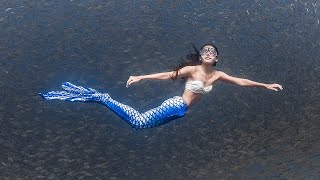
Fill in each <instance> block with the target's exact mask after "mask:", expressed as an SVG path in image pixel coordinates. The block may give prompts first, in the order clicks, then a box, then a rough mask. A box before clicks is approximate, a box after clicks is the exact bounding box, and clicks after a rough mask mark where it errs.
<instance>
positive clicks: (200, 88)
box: [186, 80, 212, 94]
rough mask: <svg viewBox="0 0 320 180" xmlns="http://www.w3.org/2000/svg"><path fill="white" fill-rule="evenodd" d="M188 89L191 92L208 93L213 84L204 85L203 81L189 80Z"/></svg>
mask: <svg viewBox="0 0 320 180" xmlns="http://www.w3.org/2000/svg"><path fill="white" fill-rule="evenodd" d="M186 89H188V90H189V91H191V92H194V93H201V94H207V93H208V92H210V91H211V90H212V85H211V86H207V87H204V84H203V82H202V81H198V80H196V81H187V82H186Z"/></svg>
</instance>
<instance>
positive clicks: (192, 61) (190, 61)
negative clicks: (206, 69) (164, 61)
mask: <svg viewBox="0 0 320 180" xmlns="http://www.w3.org/2000/svg"><path fill="white" fill-rule="evenodd" d="M191 45H192V47H193V50H194V52H192V51H191V49H190V48H189V54H187V55H186V57H185V58H180V64H179V65H178V66H176V67H174V68H173V71H174V75H173V76H172V79H177V77H178V72H179V70H180V69H182V68H183V67H186V66H196V65H200V64H201V63H202V61H201V55H200V51H199V50H198V49H197V48H196V46H195V45H194V44H193V43H191ZM205 46H212V47H213V48H214V49H215V50H216V52H217V56H218V55H219V51H218V48H217V46H215V45H214V44H212V43H206V44H204V45H203V46H202V47H201V49H200V50H202V48H203V47H205ZM216 65H217V62H215V63H214V64H213V65H212V66H216ZM182 79H183V80H184V78H182Z"/></svg>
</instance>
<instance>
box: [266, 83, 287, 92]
mask: <svg viewBox="0 0 320 180" xmlns="http://www.w3.org/2000/svg"><path fill="white" fill-rule="evenodd" d="M265 87H266V88H267V89H270V90H273V91H278V89H280V90H282V89H283V88H282V86H281V85H280V84H267V85H266V86H265Z"/></svg>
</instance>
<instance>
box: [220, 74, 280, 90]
mask: <svg viewBox="0 0 320 180" xmlns="http://www.w3.org/2000/svg"><path fill="white" fill-rule="evenodd" d="M219 79H220V80H221V81H224V82H228V83H231V84H236V85H239V86H247V87H264V88H266V89H270V90H274V91H278V89H280V90H282V89H283V88H282V86H281V85H280V84H265V83H260V82H256V81H252V80H249V79H243V78H237V77H233V76H229V75H227V74H226V73H224V72H220V76H219ZM277 88H278V89H277Z"/></svg>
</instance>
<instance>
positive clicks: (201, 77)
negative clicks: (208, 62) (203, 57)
mask: <svg viewBox="0 0 320 180" xmlns="http://www.w3.org/2000/svg"><path fill="white" fill-rule="evenodd" d="M218 78H219V76H218V71H216V70H213V71H212V72H211V73H210V74H205V73H204V71H202V70H201V69H200V68H199V66H196V67H195V71H194V72H193V73H192V74H191V76H190V77H187V81H202V82H203V84H204V86H205V87H207V86H211V85H212V84H213V83H214V82H215V81H217V80H218ZM202 95H203V94H200V93H194V92H191V91H190V90H187V89H185V90H184V92H183V95H182V99H183V100H184V101H185V102H186V104H187V106H188V107H190V106H191V105H193V104H194V103H196V102H197V101H199V100H200V98H201V96H202Z"/></svg>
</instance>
